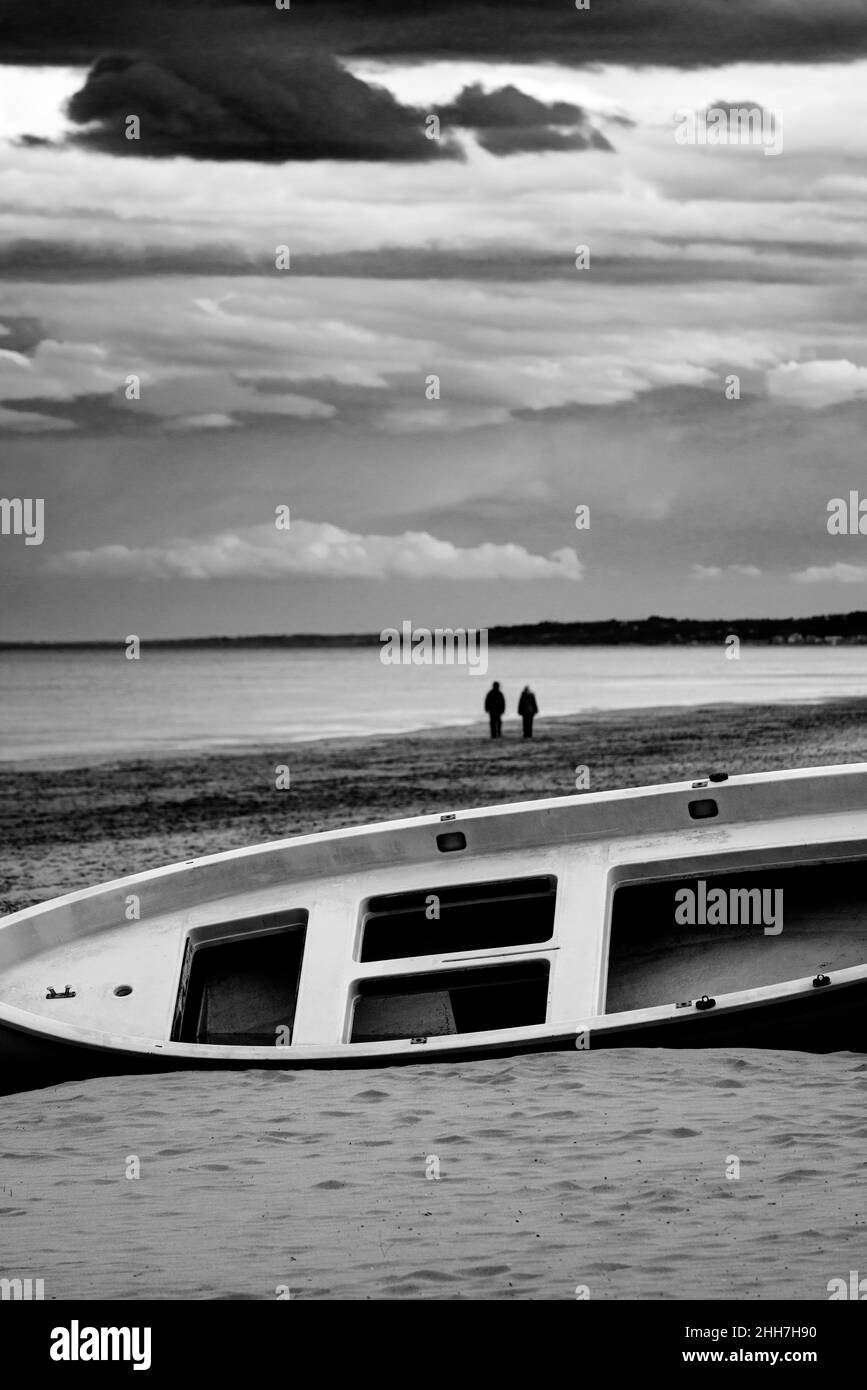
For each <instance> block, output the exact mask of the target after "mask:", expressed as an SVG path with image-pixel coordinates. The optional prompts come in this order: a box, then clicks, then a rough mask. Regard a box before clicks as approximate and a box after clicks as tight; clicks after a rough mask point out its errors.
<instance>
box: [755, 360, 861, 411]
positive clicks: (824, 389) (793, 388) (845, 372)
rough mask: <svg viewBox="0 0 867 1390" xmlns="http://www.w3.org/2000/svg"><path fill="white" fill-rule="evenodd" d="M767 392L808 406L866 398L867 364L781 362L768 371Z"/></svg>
mask: <svg viewBox="0 0 867 1390" xmlns="http://www.w3.org/2000/svg"><path fill="white" fill-rule="evenodd" d="M765 383H766V387H767V391H768V395H769V396H771V397H773V398H775V399H777V400H782V401H791V402H793V403H794V404H795V405H801V406H804V408H805V409H808V410H821V409H822V408H823V407H824V406H828V405H841V404H842V403H843V402H844V401H855V400H865V399H867V367H857V366H856V365H855V363H854V362H848V361H847V360H846V359H845V358H842V359H838V360H836V361H818V360H817V361H813V362H782V363H780V365H779V366H777V367H773V368H772V369H771V370H770V371H769V372H767V373H766V376H765Z"/></svg>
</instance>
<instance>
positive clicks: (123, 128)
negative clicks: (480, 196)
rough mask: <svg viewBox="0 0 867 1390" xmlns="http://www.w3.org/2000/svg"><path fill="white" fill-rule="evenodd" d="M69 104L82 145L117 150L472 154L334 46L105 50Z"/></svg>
mask: <svg viewBox="0 0 867 1390" xmlns="http://www.w3.org/2000/svg"><path fill="white" fill-rule="evenodd" d="M68 111H69V116H70V118H71V120H73V121H74V122H75V123H76V124H77V125H80V126H82V127H83V129H82V130H80V131H79V132H77V133H76V134H75V135H74V136H73V137H72V139H73V141H74V142H75V143H76V144H79V145H83V146H85V147H87V148H88V149H97V150H101V151H104V152H106V153H109V154H115V155H132V156H138V157H143V158H166V157H173V156H177V155H186V156H188V157H191V158H194V159H212V160H255V161H259V162H266V163H267V162H271V163H283V162H285V161H287V160H309V159H337V160H345V159H359V160H397V161H400V160H431V159H437V158H441V157H443V156H450V157H460V156H461V154H462V151H461V149H460V147H459V146H458V145H457V144H456V143H455V142H454V141H450V140H448V139H444V140H430V139H427V138H426V136H425V127H424V116H423V113H420V112H419V111H416V110H414V109H413V108H410V107H405V106H402V105H401V104H400V102H398V101H397V100H396V99H395V97H393V96H392V95H391V93H390V92H388V91H386V90H385V88H384V87H377V86H373V85H370V84H368V83H366V82H363V81H361V79H360V78H357V77H353V75H352V74H351V73H350V72H347V71H346V69H345V68H343V67H341V66H340V64H339V63H338V62H337V61H336V59H335V58H333V57H332V56H331V55H330V54H327V53H294V54H283V55H281V56H280V57H277V56H275V55H274V54H273V53H269V52H267V51H261V52H257V53H256V54H255V55H245V54H243V53H238V52H236V51H235V50H233V49H232V48H231V47H229V46H224V45H222V44H221V43H219V42H215V41H213V40H211V41H210V42H208V43H207V44H206V45H204V46H203V47H201V48H196V49H194V50H181V51H180V52H178V53H177V54H174V55H173V56H172V58H171V59H169V58H168V57H161V58H159V59H156V58H154V59H150V58H140V57H133V56H128V55H125V54H115V55H112V56H110V57H105V58H100V59H99V61H98V62H97V63H96V64H95V66H94V67H93V69H92V70H91V72H90V73H89V74H88V77H87V81H86V82H85V85H84V87H83V88H82V89H81V91H79V92H77V93H76V94H75V95H74V96H73V97H72V98H71V100H70V102H69V108H68ZM131 116H137V117H138V119H139V123H140V125H139V133H138V138H135V139H129V138H127V135H128V126H127V122H128V119H129V117H131Z"/></svg>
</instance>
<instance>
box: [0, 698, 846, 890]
mask: <svg viewBox="0 0 867 1390" xmlns="http://www.w3.org/2000/svg"><path fill="white" fill-rule="evenodd" d="M864 761H867V697H858V698H853V697H850V696H839V697H834V698H832V699H831V700H827V701H816V702H804V701H792V702H787V703H785V704H767V705H766V704H753V705H744V704H738V703H730V704H714V705H703V706H691V705H690V706H681V705H668V706H658V707H654V708H652V709H651V708H639V709H630V710H607V711H595V712H592V711H591V712H588V713H585V714H580V715H560V716H557V717H553V716H552V717H548V718H541V719H540V720H539V721H538V723H537V726H536V731H535V735H534V737H533V739H532V740H528V741H525V740H523V739H522V738H521V735H520V726H519V723H518V721H517V720H516V719H513V720H507V721H506V723H505V724H504V737H503V738H502V739H501V740H498V741H496V742H494V741H492V740H491V739H490V738H489V737H488V733H487V727H486V726H485V725H482V724H478V723H475V724H468V725H459V726H454V725H450V726H447V727H444V728H437V729H425V730H421V731H418V732H415V733H410V734H391V735H368V736H365V737H359V738H344V739H334V738H324V739H320V740H311V741H309V742H304V743H296V744H292V745H287V744H283V745H281V746H276V747H275V746H268V745H264V746H257V747H256V748H255V749H252V750H251V749H243V750H241V751H237V752H226V751H220V752H207V753H192V752H188V753H184V754H175V755H169V756H165V755H162V756H150V757H138V758H128V757H127V758H120V759H118V758H115V759H113V760H107V761H100V762H90V763H86V764H84V765H82V764H76V765H70V766H66V767H63V766H61V765H60V762H59V760H56V759H53V760H52V759H49V760H43V761H41V762H40V763H39V764H38V765H37V766H36V767H33V766H32V765H31V764H29V763H25V764H23V765H22V764H14V765H10V764H2V765H0V914H5V913H9V912H14V911H17V910H19V909H21V908H24V907H27V906H30V905H32V904H33V903H36V902H42V901H44V900H46V899H47V898H53V897H58V896H60V895H61V894H63V893H67V892H70V891H72V890H73V889H75V888H84V887H88V886H92V885H94V884H98V883H103V882H107V881H108V880H110V879H115V878H122V877H124V876H125V875H127V874H132V873H136V872H139V871H141V870H144V869H149V868H158V867H160V866H162V865H166V864H172V863H177V862H179V861H181V860H185V859H194V858H199V857H201V856H203V855H206V854H213V853H218V852H220V851H224V850H231V849H237V848H241V847H245V846H249V845H255V844H263V843H265V842H266V841H269V840H281V839H286V838H288V837H290V836H292V835H302V834H311V833H315V832H317V831H322V830H336V829H340V828H343V827H346V826H351V825H364V824H373V823H375V822H380V821H388V820H396V819H401V818H404V817H409V816H415V815H425V814H443V813H445V812H453V811H461V810H467V809H470V808H472V807H479V806H495V805H501V804H506V803H509V802H514V801H534V800H543V799H547V798H550V797H557V796H570V795H573V794H574V793H575V791H576V785H575V781H576V768H578V767H586V768H587V769H588V774H589V786H588V787H587V788H586V790H589V791H606V790H610V789H613V788H617V787H630V786H653V785H657V784H660V783H666V782H680V781H692V780H694V779H696V778H698V777H701V776H706V775H707V774H708V773H709V772H712V771H717V770H723V771H726V772H728V773H730V774H736V773H744V772H767V771H774V770H777V769H780V768H792V767H809V766H813V767H815V766H822V765H825V764H839V763H852V762H864ZM287 766H288V767H289V771H290V776H289V782H290V785H289V788H288V789H285V790H284V789H282V788H281V789H278V786H277V782H278V769H279V768H280V767H287ZM283 780H284V781H285V778H284V779H283ZM583 789H584V788H582V790H583Z"/></svg>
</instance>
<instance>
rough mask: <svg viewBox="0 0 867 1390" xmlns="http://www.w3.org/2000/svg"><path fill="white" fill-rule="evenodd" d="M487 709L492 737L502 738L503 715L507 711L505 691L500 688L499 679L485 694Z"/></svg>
mask: <svg viewBox="0 0 867 1390" xmlns="http://www.w3.org/2000/svg"><path fill="white" fill-rule="evenodd" d="M485 709H486V711H487V714H488V718H489V719H490V721H491V738H501V737H502V733H503V715H504V714H505V712H506V702H505V700H504V699H503V692H502V690H501V689H500V682H499V681H494V684H493V685H492V686H491V688H490V690H489V691H488V693H487V695H486V696H485Z"/></svg>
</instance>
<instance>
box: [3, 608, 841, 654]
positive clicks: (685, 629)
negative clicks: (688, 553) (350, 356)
mask: <svg viewBox="0 0 867 1390" xmlns="http://www.w3.org/2000/svg"><path fill="white" fill-rule="evenodd" d="M422 630H424V629H422ZM449 630H450V629H448V628H445V629H444V628H433V629H430V631H434V632H436V631H449ZM451 630H453V631H458V632H459V631H462V630H464V629H461V628H460V627H455V628H454V629H451ZM478 630H479V631H486V632H487V639H488V645H489V647H585V646H586V647H609V646H642V647H672V646H674V647H677V646H695V647H698V646H719V645H720V644H722V643H724V642H725V640H726V638H727V637H730V636H732V635H735V636H737V637H738V639H739V640H740V641H741V642H746V643H750V644H754V645H757V646H758V645H763V646H783V645H786V644H790V645H801V644H805V645H808V646H867V612H860V611H857V612H853V613H823V614H818V615H815V616H813V617H808V618H732V619H722V618H719V619H718V618H709V619H705V618H663V617H656V616H654V617H650V618H639V619H635V620H634V621H628V620H623V619H619V618H608V619H602V620H601V621H597V622H571V623H554V622H541V623H520V624H516V625H513V626H502V625H497V626H493V627H489V628H487V629H483V628H480V629H478ZM138 635H139V637H140V639H141V642H142V645H143V646H145V647H148V648H150V649H152V650H153V649H174V648H177V649H179V650H184V649H187V650H199V649H206V650H215V651H222V650H231V649H233V648H239V649H245V648H260V649H268V648H272V649H276V650H280V649H289V650H298V649H303V648H307V649H310V650H316V649H322V648H325V649H328V648H334V649H346V648H357V647H372V646H377V645H379V644H380V643H381V641H382V638H381V637H380V636H379V635H378V634H377V633H369V632H345V633H324V632H297V633H259V634H257V635H254V636H234V637H214V636H211V637H152V638H149V637H147V636H142V634H138ZM126 641H127V638H126V637H118V638H115V639H113V640H112V639H107V638H106V639H94V640H83V641H61V642H58V641H52V642H34V641H0V652H13V651H26V652H39V651H116V650H117V648H118V647H122V646H124V645H125V644H126Z"/></svg>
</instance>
